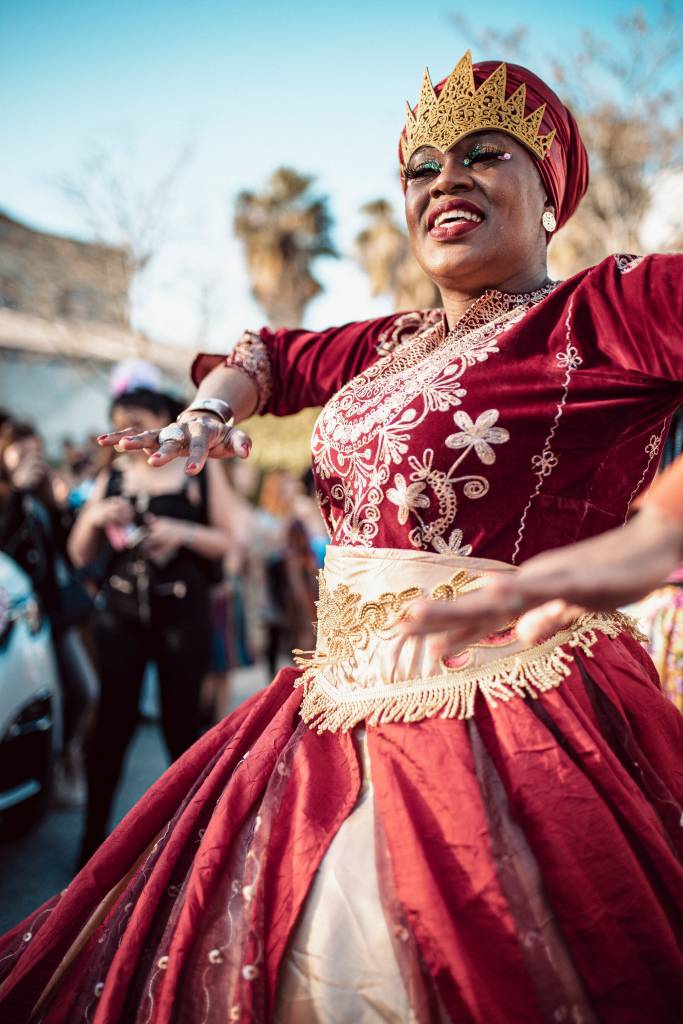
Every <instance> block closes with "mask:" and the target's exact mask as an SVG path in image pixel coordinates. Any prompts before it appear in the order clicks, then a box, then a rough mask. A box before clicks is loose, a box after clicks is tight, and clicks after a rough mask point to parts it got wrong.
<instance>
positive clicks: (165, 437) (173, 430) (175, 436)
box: [159, 423, 186, 444]
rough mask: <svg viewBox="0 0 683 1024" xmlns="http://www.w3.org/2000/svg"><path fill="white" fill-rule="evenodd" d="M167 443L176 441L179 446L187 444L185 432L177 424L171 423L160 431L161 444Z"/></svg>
mask: <svg viewBox="0 0 683 1024" xmlns="http://www.w3.org/2000/svg"><path fill="white" fill-rule="evenodd" d="M167 441H176V442H177V443H178V444H185V443H186V439H185V431H184V430H183V428H182V427H180V426H178V424H177V423H169V425H168V426H167V427H164V428H163V429H162V430H160V431H159V444H165V443H166V442H167Z"/></svg>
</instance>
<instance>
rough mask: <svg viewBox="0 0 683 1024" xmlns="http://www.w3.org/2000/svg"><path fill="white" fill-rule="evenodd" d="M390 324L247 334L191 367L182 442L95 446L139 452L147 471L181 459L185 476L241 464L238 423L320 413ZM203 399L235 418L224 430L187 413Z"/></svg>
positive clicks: (244, 453)
mask: <svg viewBox="0 0 683 1024" xmlns="http://www.w3.org/2000/svg"><path fill="white" fill-rule="evenodd" d="M396 319H397V314H392V315H391V316H389V317H383V318H381V319H376V320H366V321H360V322H355V323H350V324H345V325H343V326H342V327H332V328H329V329H328V330H325V331H304V330H288V329H284V328H283V329H281V330H277V331H272V330H270V329H269V328H262V330H261V331H258V332H255V331H247V332H245V334H244V335H243V336H242V337H241V338H240V340H239V341H238V342H237V344H236V346H235V348H234V349H233V350H232V352H231V353H230V354H229V355H228V356H222V355H218V354H215V355H206V354H205V355H199V356H198V357H197V358H196V359H195V362H194V365H193V367H192V379H193V380H194V382H195V384H197V386H198V390H197V394H196V396H195V400H194V402H193V403H192V405H191V406H190V408H189V409H187V410H185V412H184V413H181V415H180V417H179V418H178V425H179V426H180V427H181V428H182V432H183V435H182V438H181V437H180V435H179V434H177V432H176V437H175V438H174V437H173V436H172V432H170V433H169V434H168V435H167V438H166V439H164V440H163V441H162V442H161V443H159V431H158V430H151V431H147V432H146V433H143V434H135V435H130V434H129V432H127V431H125V430H120V431H118V432H116V433H113V434H103V435H102V436H101V437H100V438H98V441H99V442H100V444H103V445H114V446H116V447H117V449H119V450H120V451H129V450H134V449H141V448H143V449H145V451H147V452H148V454H149V462H150V464H151V465H153V466H163V465H164V464H165V463H166V462H170V461H171V459H175V458H179V457H181V458H185V459H186V471H187V472H188V473H189V474H190V475H191V476H196V474H197V473H199V472H200V471H201V469H202V467H203V466H204V463H205V462H206V460H207V458H226V457H229V456H232V455H237V456H238V457H239V458H243V459H246V458H247V457H248V455H249V452H250V450H251V440H250V439H249V438H248V437H247V435H246V434H244V433H243V432H242V431H241V430H238V429H236V426H235V425H236V424H237V423H240V422H242V420H244V419H246V418H247V417H249V416H252V415H253V414H254V413H273V414H275V415H276V416H288V415H290V414H291V413H295V412H298V411H299V410H300V409H305V408H311V407H314V406H318V405H323V404H324V403H325V402H326V401H327V400H328V399H329V398H330V397H331V396H332V395H333V394H335V392H337V391H338V390H339V389H340V388H341V387H342V386H343V385H344V384H345V383H346V382H347V381H349V380H351V378H352V377H355V376H356V375H357V374H358V373H360V372H361V371H362V370H363V369H365V368H366V367H367V366H369V365H370V364H371V363H372V362H373V361H374V360H375V359H377V358H378V356H379V351H380V348H379V347H380V343H381V342H382V339H383V337H384V335H385V332H386V331H387V330H391V329H392V327H393V326H394V323H395V321H396ZM207 398H213V399H220V400H221V401H222V402H227V404H228V405H229V406H230V409H231V411H232V414H233V419H232V420H231V422H230V423H229V424H226V423H224V422H223V421H222V420H221V417H220V416H219V415H217V414H214V413H213V412H209V411H206V410H197V409H193V408H192V406H194V405H195V404H196V403H197V402H199V401H201V400H202V399H207ZM223 411H225V410H223ZM173 429H174V430H175V426H174V428H173Z"/></svg>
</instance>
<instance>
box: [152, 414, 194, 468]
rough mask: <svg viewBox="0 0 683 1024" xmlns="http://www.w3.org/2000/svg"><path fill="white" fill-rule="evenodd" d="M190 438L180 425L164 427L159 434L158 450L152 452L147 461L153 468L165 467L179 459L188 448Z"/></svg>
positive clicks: (174, 424) (172, 424) (173, 424)
mask: <svg viewBox="0 0 683 1024" xmlns="http://www.w3.org/2000/svg"><path fill="white" fill-rule="evenodd" d="M187 444H188V436H187V433H186V431H185V430H184V429H183V427H182V426H181V425H180V424H179V423H171V424H169V425H168V426H167V427H162V429H161V430H160V431H158V434H157V446H158V447H157V450H156V451H153V452H150V453H149V455H150V457H149V459H148V460H147V461H148V462H149V463H150V465H152V466H165V465H166V463H167V462H171V461H172V460H173V459H177V458H178V456H179V455H181V454H182V453H183V452H184V450H185V449H186V448H187Z"/></svg>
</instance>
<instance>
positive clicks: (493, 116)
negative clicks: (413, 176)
mask: <svg viewBox="0 0 683 1024" xmlns="http://www.w3.org/2000/svg"><path fill="white" fill-rule="evenodd" d="M506 82H507V68H506V66H505V64H501V65H500V66H499V67H497V68H496V70H495V71H493V72H492V73H491V74H490V75H489V77H488V78H487V79H486V80H485V81H483V82H482V83H481V85H480V86H479V88H478V89H477V87H476V86H475V84H474V73H473V71H472V54H471V53H470V51H469V50H468V51H467V52H466V53H465V55H464V56H463V57H461V58H460V60H459V61H458V63H457V64H456V66H455V67H454V68H453V71H452V72H451V74H450V75H449V76H448V78H447V79H446V81H445V82H444V85H443V89H442V90H441V92H440V93H439V95H438V97H437V95H436V93H435V92H434V86H433V85H432V80H431V78H430V77H429V69H428V68H425V73H424V76H423V78H422V88H421V89H420V101H419V104H418V108H417V117H415V114H413V111H412V109H411V107H410V104H409V103H408V104H407V108H408V109H407V113H406V127H405V136H401V155H402V157H403V166H404V167H405V166H406V164H407V163H408V161H409V160H410V158H411V156H412V155H413V153H414V152H415V151H416V150H417V149H419V148H420V146H434V147H435V148H436V149H440V150H441V152H442V153H445V152H446V151H447V150H448V149H450V148H451V147H452V146H454V145H455V144H456V142H459V141H460V139H462V138H464V136H465V135H470V134H471V133H472V132H482V131H497V132H507V134H508V135H512V136H514V138H515V139H517V140H518V141H519V142H521V143H522V145H523V146H526V147H527V149H530V150H531V152H532V153H534V154H535V155H536V156H537V157H539V159H541V160H543V158H544V157H545V155H546V153H547V152H548V150H549V149H550V145H551V143H552V141H553V139H554V138H555V129H554V128H553V130H552V131H550V132H548V134H547V135H539V134H538V131H539V128H540V127H541V121H542V120H543V115H544V113H545V107H546V105H545V103H542V104H541V106H540V107H537V108H536V110H534V111H532V113H531V114H529V116H528V117H525V116H524V105H525V103H526V85H525V84H524V82H522V84H521V85H520V86H519V88H518V89H515V91H514V92H513V93H512V95H511V96H510V97H509V98H508V99H505V86H506Z"/></svg>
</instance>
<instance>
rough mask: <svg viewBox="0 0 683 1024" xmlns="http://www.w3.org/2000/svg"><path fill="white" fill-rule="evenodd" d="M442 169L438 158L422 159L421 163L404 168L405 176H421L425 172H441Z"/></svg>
mask: <svg viewBox="0 0 683 1024" xmlns="http://www.w3.org/2000/svg"><path fill="white" fill-rule="evenodd" d="M442 170H443V166H442V165H441V164H440V163H439V161H438V160H423V161H422V163H421V164H417V166H415V167H408V168H407V169H406V178H423V177H424V176H425V175H426V174H441V171H442Z"/></svg>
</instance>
